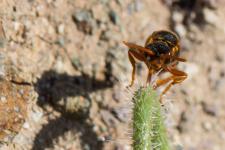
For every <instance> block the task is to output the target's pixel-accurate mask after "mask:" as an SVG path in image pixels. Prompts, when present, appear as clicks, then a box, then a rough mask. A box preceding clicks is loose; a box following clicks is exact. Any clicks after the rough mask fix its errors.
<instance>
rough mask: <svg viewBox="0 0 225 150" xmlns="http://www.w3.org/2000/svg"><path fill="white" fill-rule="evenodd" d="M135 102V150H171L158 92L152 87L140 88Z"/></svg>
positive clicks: (136, 93) (134, 99)
mask: <svg viewBox="0 0 225 150" xmlns="http://www.w3.org/2000/svg"><path fill="white" fill-rule="evenodd" d="M133 102H134V107H133V149H134V150H170V148H169V144H168V140H167V134H166V128H165V125H164V117H163V116H162V113H161V104H160V102H159V99H158V96H157V94H156V92H155V91H154V90H153V89H152V88H151V87H150V86H149V87H146V88H140V89H138V90H137V91H136V92H135V94H134V98H133Z"/></svg>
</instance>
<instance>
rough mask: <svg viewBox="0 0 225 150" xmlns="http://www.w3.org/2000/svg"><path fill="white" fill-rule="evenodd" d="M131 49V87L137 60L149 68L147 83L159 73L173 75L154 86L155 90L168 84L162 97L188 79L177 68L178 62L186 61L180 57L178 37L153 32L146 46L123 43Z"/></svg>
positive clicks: (170, 33) (163, 32) (158, 81)
mask: <svg viewBox="0 0 225 150" xmlns="http://www.w3.org/2000/svg"><path fill="white" fill-rule="evenodd" d="M123 43H124V44H125V45H126V46H127V47H128V48H129V50H128V57H129V60H130V63H131V65H132V67H133V71H132V78H131V83H130V85H129V86H130V87H131V86H132V85H133V84H134V80H135V71H136V68H135V64H136V60H139V61H142V62H144V63H145V64H146V66H147V67H148V76H147V81H146V83H147V84H148V83H150V82H151V77H152V75H153V74H155V73H157V72H161V71H163V72H169V73H171V75H170V76H169V77H167V78H164V79H158V80H156V82H155V83H154V85H153V89H156V88H158V87H159V86H162V85H165V84H168V85H167V86H166V88H165V89H164V90H163V92H162V93H161V95H160V102H161V100H162V96H163V95H164V94H165V93H166V92H167V91H168V90H169V89H170V88H171V86H172V85H174V84H178V83H181V82H183V81H184V80H185V79H186V78H187V76H188V75H187V73H185V72H183V71H180V70H178V69H177V68H176V66H177V64H178V62H185V61H186V59H184V58H181V57H179V55H180V44H179V38H178V36H177V35H176V34H175V33H173V32H171V31H166V30H160V31H155V32H153V33H152V34H151V35H150V36H149V37H148V38H147V40H146V42H145V46H144V47H143V46H139V45H136V44H134V43H129V42H125V41H123Z"/></svg>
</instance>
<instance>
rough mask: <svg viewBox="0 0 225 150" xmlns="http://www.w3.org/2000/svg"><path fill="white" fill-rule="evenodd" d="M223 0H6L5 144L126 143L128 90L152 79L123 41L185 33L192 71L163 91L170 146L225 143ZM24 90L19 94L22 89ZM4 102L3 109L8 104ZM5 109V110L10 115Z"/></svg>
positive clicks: (1, 47)
mask: <svg viewBox="0 0 225 150" xmlns="http://www.w3.org/2000/svg"><path fill="white" fill-rule="evenodd" d="M223 6H225V3H224V2H223V0H196V1H194V0H188V1H183V0H178V1H177V2H175V0H161V1H156V0H111V1H109V0H90V1H86V0H20V1H16V0H1V1H0V20H1V24H0V77H1V83H0V85H1V92H0V94H1V97H0V112H1V114H0V121H1V123H0V132H1V133H0V140H1V143H2V144H1V147H0V149H2V150H7V149H9V150H11V149H16V150H22V149H23V150H29V149H33V150H41V149H55V150H114V149H115V150H129V149H131V146H130V143H131V140H130V138H131V134H132V128H131V127H130V124H131V120H130V118H131V108H132V103H131V98H132V92H133V91H134V90H135V89H136V87H138V86H140V85H141V84H144V82H145V81H146V75H147V68H146V66H145V65H144V64H143V63H139V64H138V66H137V80H136V81H135V85H134V87H132V88H130V89H126V86H127V85H128V84H129V82H130V78H131V71H132V67H131V64H130V63H129V60H128V57H127V48H126V46H124V45H123V43H122V41H130V42H134V43H137V44H140V45H143V44H144V42H145V40H146V38H147V37H148V36H149V35H150V34H151V33H152V32H153V31H157V30H161V29H167V30H172V31H174V32H176V33H177V34H178V35H179V36H180V42H181V55H182V57H184V58H186V59H187V60H188V61H187V62H185V63H180V64H179V65H178V68H180V69H181V70H183V71H185V72H187V73H188V79H187V80H185V81H184V82H183V83H182V84H180V85H176V86H173V87H172V89H171V90H170V91H169V92H168V93H167V94H166V95H165V96H164V102H165V106H164V109H165V112H166V113H165V114H166V121H165V123H166V126H167V129H168V134H169V138H170V141H171V144H172V145H173V147H174V149H176V150H180V149H184V150H222V149H225V142H224V141H225V110H224V109H223V108H225V99H224V97H225V92H224V88H225V63H224V62H225V44H224V41H225V27H224V22H225V15H224V14H225V8H224V7H223ZM18 93H19V94H18ZM6 112H7V113H6ZM7 114H8V115H7Z"/></svg>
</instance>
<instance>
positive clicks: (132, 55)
mask: <svg viewBox="0 0 225 150" xmlns="http://www.w3.org/2000/svg"><path fill="white" fill-rule="evenodd" d="M128 58H129V60H130V63H131V65H132V67H133V71H132V78H131V83H130V85H129V86H130V87H131V86H132V85H133V84H134V79H135V71H136V67H135V63H136V62H135V59H134V58H136V59H138V60H140V61H144V62H145V61H146V59H145V57H144V56H142V55H141V54H140V53H138V52H136V51H134V50H129V51H128Z"/></svg>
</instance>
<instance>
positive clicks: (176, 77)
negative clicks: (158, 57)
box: [154, 66, 187, 103]
mask: <svg viewBox="0 0 225 150" xmlns="http://www.w3.org/2000/svg"><path fill="white" fill-rule="evenodd" d="M163 68H164V69H165V70H166V71H169V72H170V73H171V74H172V76H170V77H168V78H166V79H163V80H158V81H157V82H156V85H155V86H154V89H155V88H157V87H159V86H161V85H163V84H166V83H168V82H169V81H171V80H172V82H171V83H169V85H167V87H166V88H165V89H164V90H163V92H162V93H161V94H160V102H161V103H162V96H163V95H164V94H165V93H166V92H167V91H168V90H169V89H170V88H171V86H172V85H174V84H177V83H181V82H182V81H184V80H185V79H186V78H187V74H186V73H185V72H183V71H180V70H178V69H176V68H169V67H166V66H165V67H163Z"/></svg>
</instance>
